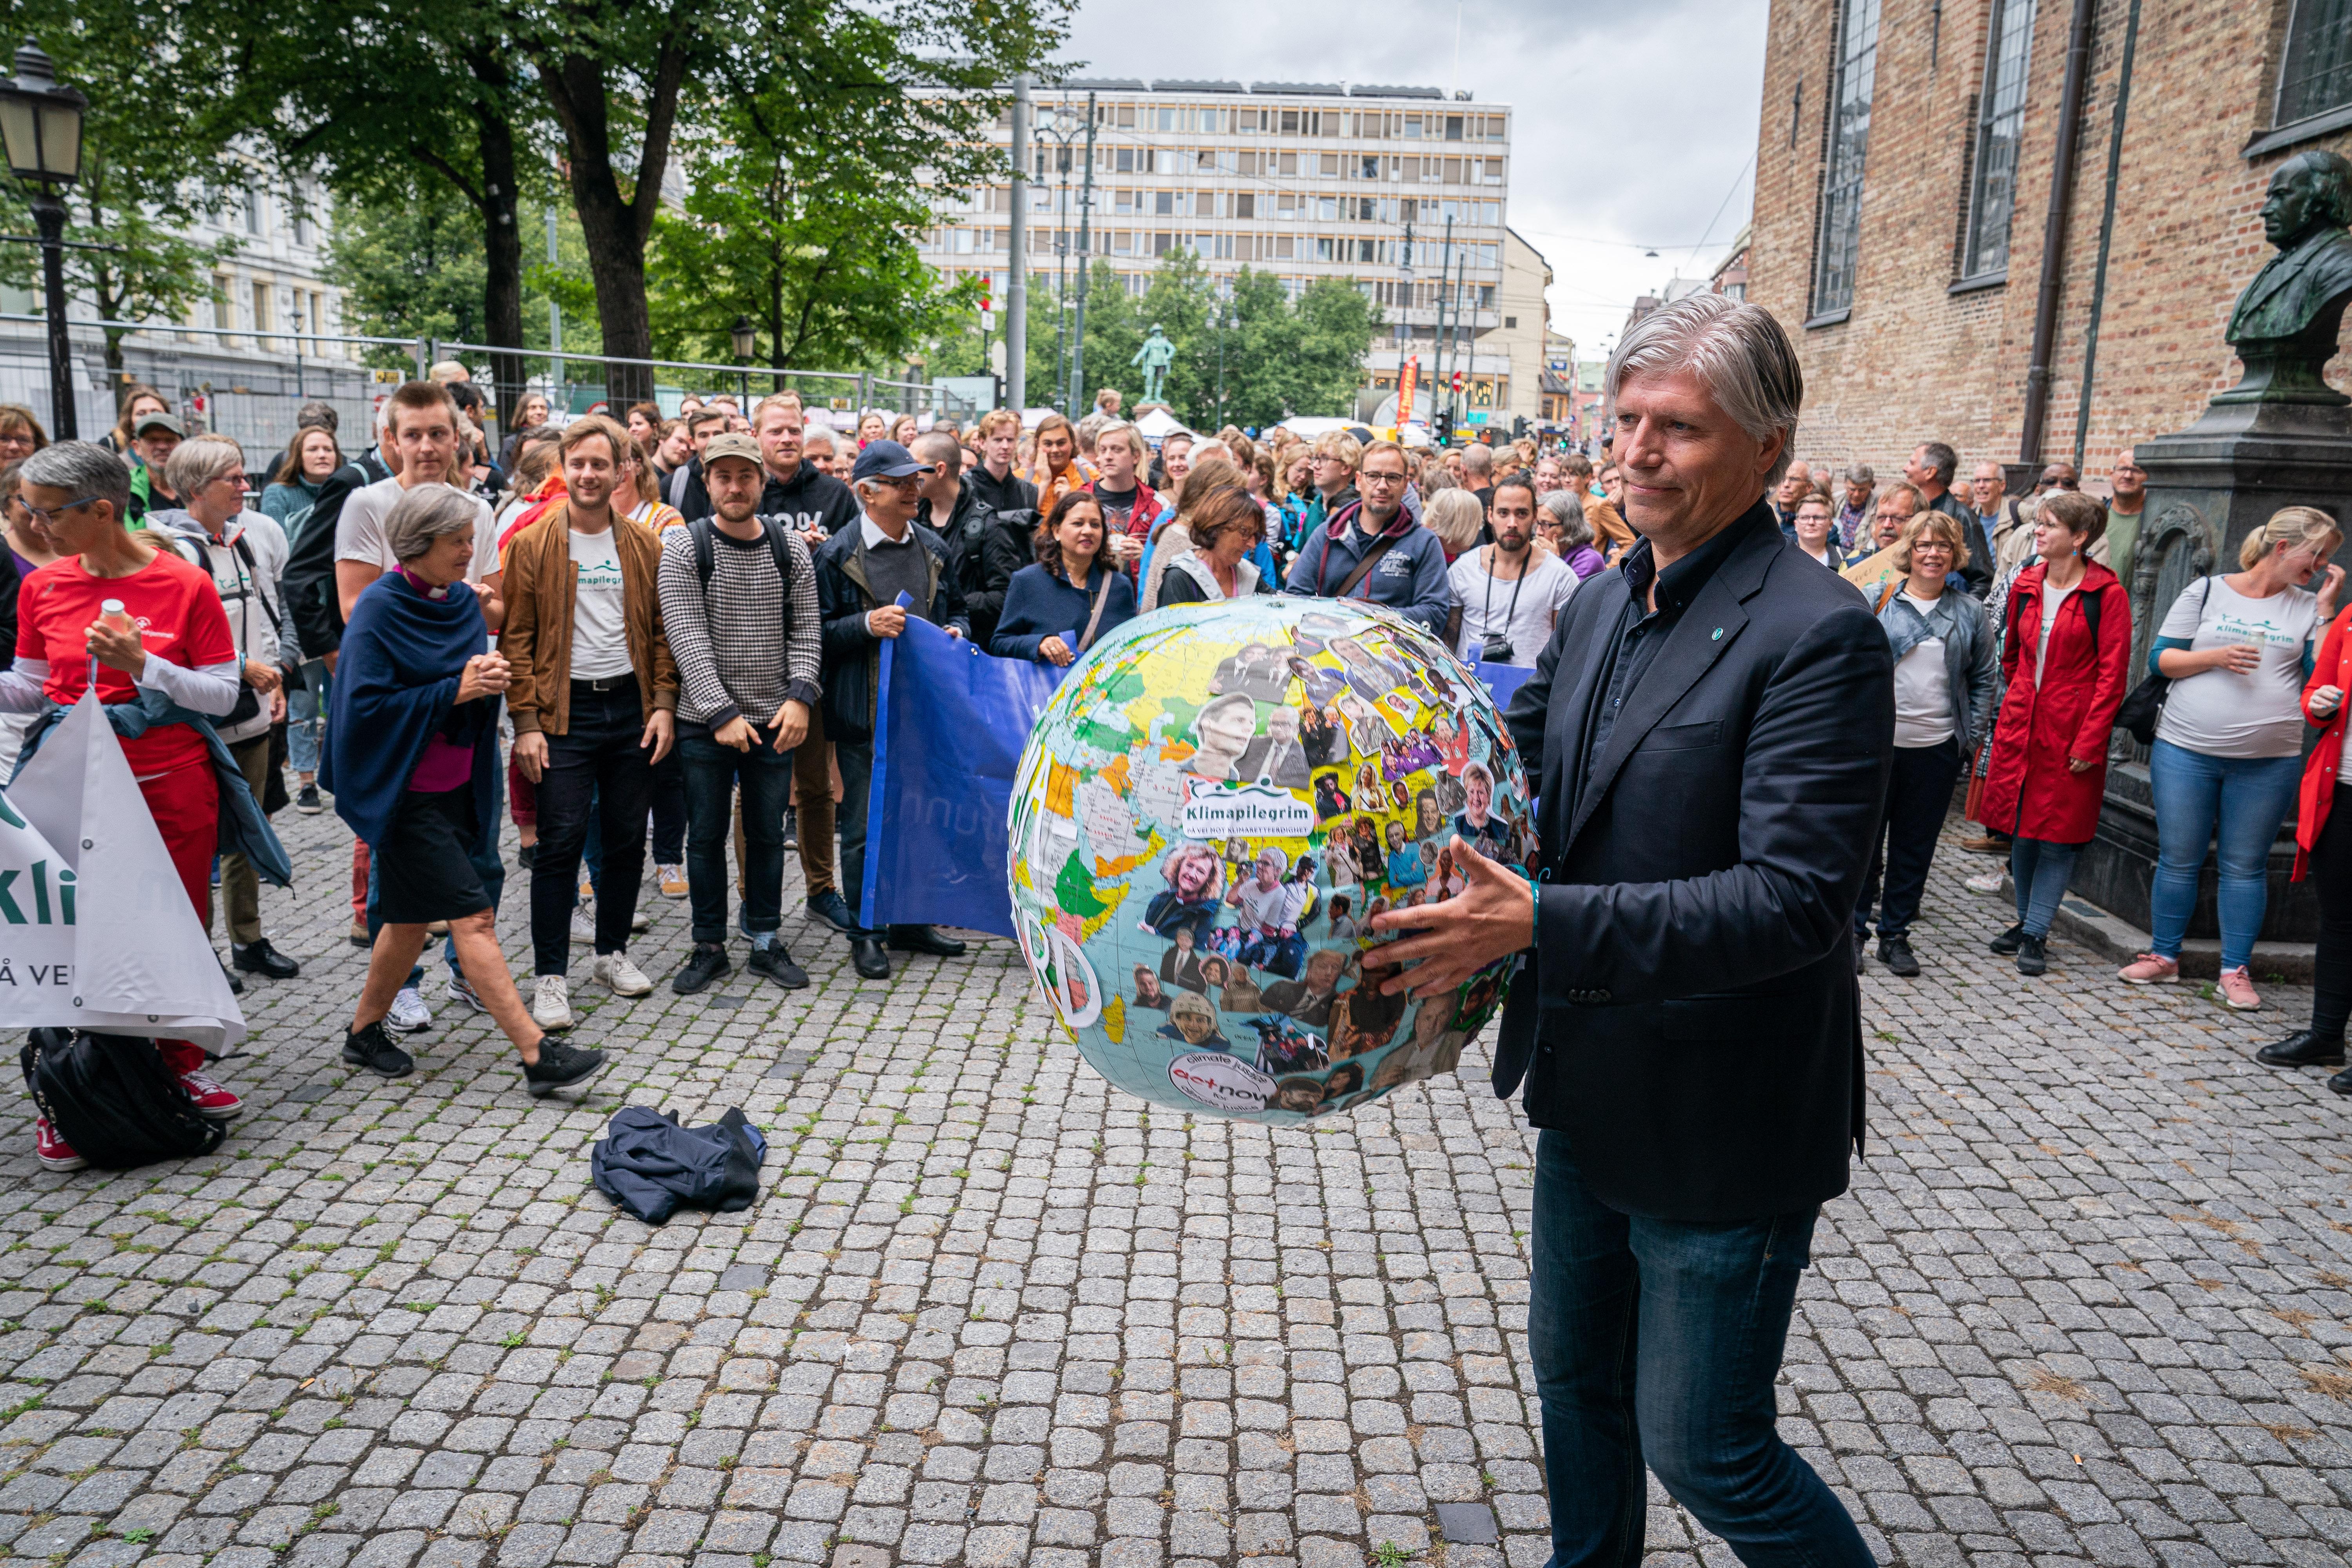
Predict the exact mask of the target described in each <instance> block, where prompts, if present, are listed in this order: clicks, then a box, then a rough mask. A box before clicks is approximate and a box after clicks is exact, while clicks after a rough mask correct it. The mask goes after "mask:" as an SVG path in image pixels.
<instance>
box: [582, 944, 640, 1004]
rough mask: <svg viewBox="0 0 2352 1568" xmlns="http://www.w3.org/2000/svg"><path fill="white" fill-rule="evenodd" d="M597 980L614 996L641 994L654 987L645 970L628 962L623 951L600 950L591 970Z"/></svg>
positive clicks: (627, 957)
mask: <svg viewBox="0 0 2352 1568" xmlns="http://www.w3.org/2000/svg"><path fill="white" fill-rule="evenodd" d="M593 973H594V974H595V976H596V979H597V981H598V982H599V983H600V984H603V985H604V988H605V989H606V990H608V991H610V992H611V993H612V994H614V995H615V996H643V995H646V994H648V993H650V992H651V991H652V990H653V988H654V983H653V982H652V981H650V980H648V979H646V975H645V971H643V970H641V969H639V968H638V967H637V966H636V965H635V964H634V963H630V962H629V955H628V954H627V953H625V952H600V953H598V954H597V955H596V967H595V970H594V971H593Z"/></svg>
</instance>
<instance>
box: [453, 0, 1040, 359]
mask: <svg viewBox="0 0 2352 1568" xmlns="http://www.w3.org/2000/svg"><path fill="white" fill-rule="evenodd" d="M499 3H501V4H503V5H506V7H507V10H508V15H509V16H510V17H511V18H512V20H513V23H514V31H515V32H516V34H517V35H518V36H519V37H520V39H521V40H522V43H523V47H524V48H525V49H526V50H527V52H528V54H529V58H530V62H531V64H532V67H533V71H532V76H533V79H534V82H535V85H536V86H537V88H538V89H539V90H540V92H541V94H542V96H543V98H544V100H545V102H546V104H547V106H548V108H549V110H551V114H552V116H553V119H554V121H555V123H556V124H557V125H558V126H559V127H560V128H561V130H562V136H563V146H564V152H565V159H564V169H565V173H566V175H567V177H568V179H569V181H570V184H571V188H572V205H573V207H574V208H575V210H577V212H578V213H579V215H580V224H581V227H582V229H583V231H584V232H585V233H586V235H587V237H588V255H589V262H590V267H591V269H592V275H593V278H594V280H595V285H596V306H597V310H598V312H599V314H600V317H601V319H602V321H603V323H604V342H605V345H606V347H607V349H608V350H610V351H611V352H612V353H615V354H619V355H624V356H628V357H633V358H644V357H649V356H650V355H651V353H652V351H653V342H654V328H653V319H652V310H651V304H650V300H649V299H648V295H647V289H646V252H647V247H648V246H649V244H650V242H651V239H652V237H653V233H654V228H655V225H656V216H657V215H658V214H659V212H660V209H661V205H662V200H663V191H664V182H665V180H666V179H667V176H668V174H669V173H670V165H671V159H672V153H673V151H674V143H675V142H676V141H677V135H678V132H679V131H680V128H681V127H682V126H683V127H686V128H688V131H689V133H691V132H692V131H693V130H694V129H695V128H697V127H699V126H703V125H711V126H716V125H718V124H719V123H720V122H722V121H724V119H725V118H726V110H727V107H728V106H729V105H730V104H735V105H740V104H744V103H752V102H761V103H765V102H773V101H775V100H776V95H779V94H782V95H799V96H801V97H803V98H805V99H807V100H811V101H813V102H819V103H824V102H834V103H839V102H843V101H845V100H851V99H856V100H860V101H861V102H862V104H863V105H865V106H866V107H865V109H864V111H863V112H861V113H860V114H858V115H856V116H855V117H854V118H855V120H856V131H855V132H853V135H852V137H851V138H849V139H847V140H845V141H844V142H841V143H840V144H839V145H840V149H841V150H842V151H843V152H845V153H851V154H855V153H856V152H857V150H858V149H857V142H856V136H857V135H858V134H863V135H866V136H868V137H870V136H872V135H874V134H875V132H876V129H877V126H880V125H882V124H883V123H884V122H885V121H891V122H894V123H900V124H906V125H912V126H916V127H924V128H929V132H930V133H931V135H932V141H933V144H934V151H935V152H939V153H941V155H943V156H945V155H952V154H950V153H949V152H948V150H950V149H952V148H956V147H959V146H961V145H963V144H965V143H967V142H977V141H979V140H981V138H980V137H979V135H978V134H977V132H978V131H979V130H980V129H981V128H982V127H983V126H985V125H986V124H987V123H988V122H989V121H992V119H993V117H994V115H995V113H996V110H997V106H998V101H999V100H1000V98H1001V96H1002V91H1003V87H1004V85H1005V84H1006V83H1007V82H1008V81H1009V80H1010V79H1012V77H1013V75H1014V74H1016V73H1018V72H1021V71H1024V70H1029V69H1033V68H1037V67H1039V66H1040V65H1042V64H1043V63H1044V61H1045V59H1046V58H1048V57H1049V56H1050V55H1051V54H1052V52H1053V51H1054V50H1055V48H1057V47H1059V45H1060V43H1061V40H1062V38H1063V37H1064V36H1065V35H1066V32H1067V17H1068V13H1069V9H1070V3H1071V0H869V3H868V4H866V5H859V6H848V7H845V6H841V5H835V4H833V3H832V0H780V3H779V4H775V5H770V6H768V7H767V8H766V9H765V10H763V11H762V12H761V15H760V17H759V21H758V24H757V25H756V26H751V27H746V26H744V25H743V23H742V21H741V19H740V17H738V16H735V15H733V14H732V13H730V12H728V11H726V10H724V9H721V8H715V7H712V6H709V5H703V4H700V3H698V0H658V3H656V0H560V3H556V4H551V3H549V0H499ZM607 379H608V382H609V384H611V386H612V389H613V392H614V395H615V396H616V397H629V398H634V397H636V396H640V395H646V394H647V393H650V391H651V390H652V378H651V375H650V374H649V373H648V372H646V371H644V370H642V369H640V368H638V367H632V366H625V365H616V366H614V367H613V368H612V371H611V373H610V374H609V375H608V378H607Z"/></svg>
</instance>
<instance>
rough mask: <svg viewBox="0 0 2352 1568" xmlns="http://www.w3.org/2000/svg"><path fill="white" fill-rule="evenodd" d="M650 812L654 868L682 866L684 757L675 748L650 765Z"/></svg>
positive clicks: (684, 836) (685, 821)
mask: <svg viewBox="0 0 2352 1568" xmlns="http://www.w3.org/2000/svg"><path fill="white" fill-rule="evenodd" d="M728 749H729V750H730V751H731V750H732V749H733V748H732V747H730V748H728ZM653 810H654V851H653V853H654V864H655V865H656V866H682V865H684V864H686V825H687V817H686V756H685V753H684V752H680V751H679V750H678V749H677V747H676V746H672V747H671V748H670V750H669V755H667V756H666V757H664V758H663V759H662V760H661V761H660V762H657V763H655V764H654V795H653Z"/></svg>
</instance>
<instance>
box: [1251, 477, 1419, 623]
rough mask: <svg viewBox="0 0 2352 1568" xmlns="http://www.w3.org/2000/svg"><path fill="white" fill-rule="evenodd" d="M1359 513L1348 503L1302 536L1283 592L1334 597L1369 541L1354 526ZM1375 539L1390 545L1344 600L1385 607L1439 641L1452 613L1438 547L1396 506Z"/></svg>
mask: <svg viewBox="0 0 2352 1568" xmlns="http://www.w3.org/2000/svg"><path fill="white" fill-rule="evenodd" d="M1362 510H1363V502H1361V501H1354V502H1350V503H1349V505H1347V506H1344V507H1341V508H1340V509H1339V510H1338V511H1337V512H1335V513H1333V514H1332V518H1331V521H1329V522H1328V523H1326V524H1324V525H1323V526H1322V527H1321V528H1318V529H1316V530H1314V531H1312V532H1310V533H1308V534H1307V542H1306V543H1305V544H1303V545H1301V546H1300V547H1299V551H1298V559H1297V560H1296V561H1294V562H1292V563H1290V577H1289V580H1288V581H1287V582H1286V583H1285V584H1283V587H1282V591H1283V592H1284V593H1286V594H1299V595H1305V596H1307V597H1308V598H1315V599H1328V598H1332V597H1335V596H1337V595H1338V594H1339V584H1342V583H1345V582H1346V581H1347V580H1348V574H1349V573H1351V572H1353V571H1354V570H1355V569H1356V563H1358V562H1359V561H1361V560H1362V559H1363V558H1364V552H1366V551H1368V550H1370V549H1371V547H1372V544H1373V541H1372V540H1370V539H1367V538H1366V537H1364V531H1363V530H1362V529H1360V528H1358V527H1357V526H1356V518H1357V515H1358V513H1360V511H1362ZM1381 538H1383V539H1386V538H1393V539H1395V541H1396V542H1395V543H1394V544H1392V545H1391V546H1389V550H1388V553H1386V554H1385V555H1383V556H1381V559H1380V561H1379V563H1377V564H1375V565H1374V566H1373V567H1372V569H1371V571H1370V573H1369V574H1366V575H1365V578H1364V580H1363V581H1362V582H1360V583H1359V584H1356V586H1355V588H1354V589H1353V590H1352V591H1351V592H1350V593H1349V595H1348V596H1349V598H1351V599H1370V601H1371V602H1372V603H1373V604H1375V605H1387V606H1388V607H1389V608H1390V609H1391V610H1394V611H1396V612H1397V614H1399V615H1401V616H1404V618H1405V619H1407V620H1409V621H1413V622H1417V623H1418V624H1420V625H1421V626H1426V627H1427V628H1428V629H1429V632H1430V635H1431V636H1433V637H1444V635H1445V621H1446V617H1447V616H1448V615H1450V614H1451V613H1452V611H1453V608H1454V585H1453V584H1452V583H1451V582H1449V581H1448V580H1447V578H1446V575H1445V545H1444V542H1442V541H1440V540H1439V539H1438V537H1437V535H1435V534H1433V533H1432V532H1430V531H1429V530H1427V529H1425V528H1423V527H1422V525H1421V523H1420V521H1418V520H1417V519H1415V518H1414V517H1413V515H1412V512H1411V511H1410V510H1407V509H1405V508H1402V507H1400V508H1398V510H1397V514H1396V517H1395V519H1394V520H1393V521H1391V522H1390V524H1389V525H1388V527H1387V528H1386V529H1385V530H1383V531H1381Z"/></svg>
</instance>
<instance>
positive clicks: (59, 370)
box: [0, 38, 89, 441]
mask: <svg viewBox="0 0 2352 1568" xmlns="http://www.w3.org/2000/svg"><path fill="white" fill-rule="evenodd" d="M88 108H89V100H87V99H85V98H84V97H82V95H81V94H80V93H79V92H76V91H75V90H74V89H72V88H69V87H60V86H58V80H57V76H56V74H55V72H54V71H53V70H52V69H51V68H50V65H49V57H48V56H47V54H45V53H43V52H42V50H41V48H40V46H38V45H37V44H35V43H34V42H33V41H32V40H31V39H29V38H27V39H26V41H25V46H24V47H22V48H20V49H18V50H17V51H16V78H15V79H14V80H12V81H7V82H0V141H5V148H6V153H7V157H8V171H9V173H11V174H15V175H16V177H17V178H18V179H20V180H22V181H24V182H25V183H26V184H33V185H37V186H39V187H40V194H39V195H36V196H35V197H34V198H33V201H32V207H33V223H34V226H35V227H36V228H37V229H38V230H39V233H40V246H41V305H42V310H43V312H44V313H45V314H46V316H47V323H46V325H47V337H48V346H49V421H50V423H49V428H50V430H51V432H52V433H53V434H54V435H55V437H56V438H57V439H58V440H60V441H70V440H73V439H75V438H76V437H78V436H79V433H80V423H79V420H78V419H77V418H76V417H75V413H74V385H73V344H72V342H71V340H70V339H69V337H68V333H67V327H66V204H65V203H64V201H63V200H61V199H60V198H59V197H58V186H60V185H70V184H73V183H74V182H75V181H76V180H78V179H79V178H80V177H81V122H82V112H83V110H86V109H88Z"/></svg>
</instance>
